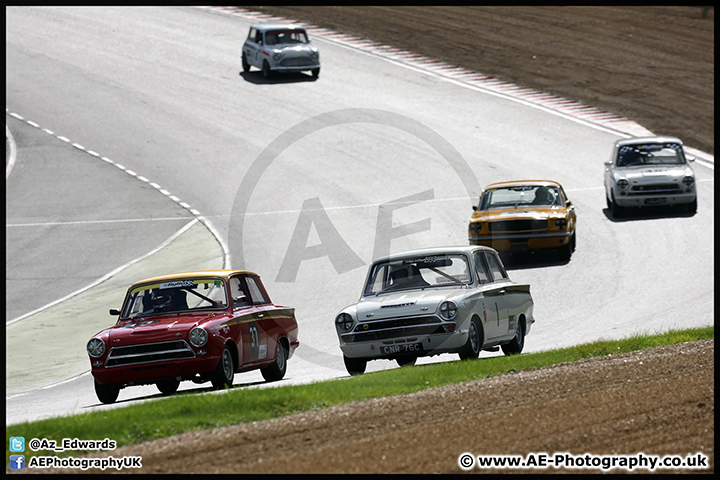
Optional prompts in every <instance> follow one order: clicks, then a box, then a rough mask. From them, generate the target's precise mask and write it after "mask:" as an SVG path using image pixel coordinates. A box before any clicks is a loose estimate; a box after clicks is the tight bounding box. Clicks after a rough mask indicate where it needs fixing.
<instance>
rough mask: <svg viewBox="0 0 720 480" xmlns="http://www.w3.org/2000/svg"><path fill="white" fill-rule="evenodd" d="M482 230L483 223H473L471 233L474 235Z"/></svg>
mask: <svg viewBox="0 0 720 480" xmlns="http://www.w3.org/2000/svg"><path fill="white" fill-rule="evenodd" d="M480 230H482V223H480V222H472V223H471V224H470V231H471V232H472V233H479V232H480Z"/></svg>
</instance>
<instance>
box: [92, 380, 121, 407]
mask: <svg viewBox="0 0 720 480" xmlns="http://www.w3.org/2000/svg"><path fill="white" fill-rule="evenodd" d="M119 394H120V387H118V386H117V385H112V384H111V385H103V384H101V383H98V381H97V380H95V395H97V397H98V400H100V401H101V402H102V403H115V400H117V397H118V395H119Z"/></svg>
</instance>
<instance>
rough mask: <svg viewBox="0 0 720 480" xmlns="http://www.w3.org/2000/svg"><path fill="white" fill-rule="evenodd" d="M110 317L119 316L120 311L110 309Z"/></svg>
mask: <svg viewBox="0 0 720 480" xmlns="http://www.w3.org/2000/svg"><path fill="white" fill-rule="evenodd" d="M110 315H117V316H120V310H118V309H117V308H111V309H110Z"/></svg>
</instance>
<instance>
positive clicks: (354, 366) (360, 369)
mask: <svg viewBox="0 0 720 480" xmlns="http://www.w3.org/2000/svg"><path fill="white" fill-rule="evenodd" d="M343 360H344V361H345V368H346V369H347V371H348V373H349V374H350V375H353V376H354V375H362V374H363V373H365V369H366V368H367V360H364V359H362V358H350V357H346V356H345V355H343Z"/></svg>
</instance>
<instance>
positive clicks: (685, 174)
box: [605, 137, 697, 217]
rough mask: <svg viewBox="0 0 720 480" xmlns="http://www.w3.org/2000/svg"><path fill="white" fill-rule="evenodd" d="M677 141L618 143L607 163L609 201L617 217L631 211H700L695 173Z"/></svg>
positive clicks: (659, 139) (656, 139)
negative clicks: (665, 207)
mask: <svg viewBox="0 0 720 480" xmlns="http://www.w3.org/2000/svg"><path fill="white" fill-rule="evenodd" d="M694 160H695V157H686V156H685V151H684V150H683V146H682V142H681V141H680V139H678V138H675V137H640V138H629V139H626V140H617V141H616V142H615V144H614V146H613V151H612V156H611V157H610V161H609V162H606V163H605V199H606V201H607V206H608V208H609V209H610V210H611V211H612V214H613V216H614V217H619V216H621V215H622V213H623V212H624V209H625V208H627V207H647V206H656V205H683V206H684V207H685V208H686V209H687V211H688V212H690V213H695V212H696V211H697V192H696V190H695V172H693V169H692V168H691V167H690V164H689V162H692V161H694Z"/></svg>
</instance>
